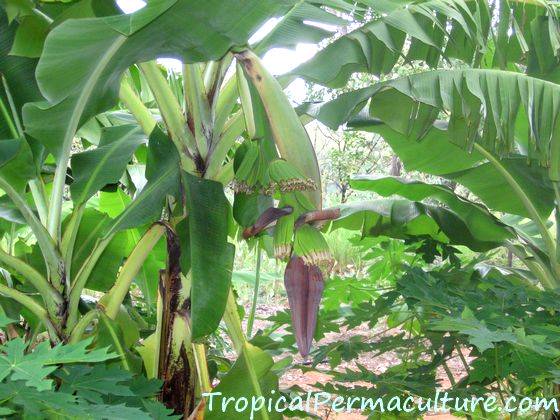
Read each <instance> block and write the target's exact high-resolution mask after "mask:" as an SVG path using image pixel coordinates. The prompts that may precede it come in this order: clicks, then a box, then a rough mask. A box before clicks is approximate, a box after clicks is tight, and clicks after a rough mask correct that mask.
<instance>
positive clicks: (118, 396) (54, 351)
mask: <svg viewBox="0 0 560 420" xmlns="http://www.w3.org/2000/svg"><path fill="white" fill-rule="evenodd" d="M90 343H91V340H87V341H82V342H79V343H77V344H67V345H58V346H56V347H54V348H51V347H50V345H49V344H48V343H47V342H42V343H40V344H38V345H37V346H36V347H35V348H33V349H31V350H30V349H29V347H28V346H29V343H25V342H24V341H23V340H22V339H20V338H17V339H14V340H11V341H8V342H7V343H6V344H4V345H2V346H1V348H0V359H1V364H2V365H3V367H2V368H1V374H0V378H1V381H0V399H1V400H2V405H1V407H0V409H2V414H3V415H10V414H16V413H19V414H21V415H25V416H33V417H34V418H49V416H50V415H52V414H53V413H56V414H57V415H58V416H61V417H62V418H87V419H102V418H116V417H118V418H127V419H133V418H146V419H148V418H153V415H155V413H159V414H160V415H161V416H162V417H167V416H168V415H169V414H171V413H170V411H169V410H166V409H165V408H164V407H163V406H162V405H161V404H159V403H156V402H155V401H150V398H153V396H154V395H155V394H156V393H157V392H158V391H159V388H160V383H159V382H158V381H148V380H146V379H145V378H142V377H141V376H133V375H132V374H131V373H130V372H127V371H125V370H122V369H120V368H118V367H117V366H116V365H112V366H109V367H108V366H107V365H105V364H104V363H102V362H106V361H109V360H112V359H114V358H115V356H116V355H115V354H113V353H108V352H107V349H106V348H105V349H95V350H88V349H87V348H88V347H89V345H90Z"/></svg>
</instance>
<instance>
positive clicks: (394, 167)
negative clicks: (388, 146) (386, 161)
mask: <svg viewBox="0 0 560 420" xmlns="http://www.w3.org/2000/svg"><path fill="white" fill-rule="evenodd" d="M401 173H402V162H401V160H400V159H399V158H398V156H397V155H393V157H391V172H389V174H390V175H391V176H401Z"/></svg>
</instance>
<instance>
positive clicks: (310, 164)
mask: <svg viewBox="0 0 560 420" xmlns="http://www.w3.org/2000/svg"><path fill="white" fill-rule="evenodd" d="M236 58H237V64H238V66H237V74H238V83H239V90H240V92H241V95H240V96H241V104H242V107H243V109H244V110H245V109H246V108H249V107H256V109H258V111H259V112H253V111H254V110H249V109H247V111H248V112H246V113H245V116H246V118H248V120H247V121H246V127H247V133H248V135H249V137H250V138H251V139H252V141H249V142H244V144H243V145H242V146H241V147H240V149H239V151H238V153H236V156H235V161H234V169H235V186H234V189H235V191H236V194H237V195H236V197H237V196H239V197H240V198H242V197H243V195H245V196H249V195H253V197H255V195H261V196H268V197H271V198H273V199H274V200H278V208H274V207H272V206H271V207H270V208H268V209H267V210H265V211H264V212H263V213H262V214H261V216H260V217H259V218H258V219H257V220H256V221H252V222H251V225H245V226H246V229H245V230H244V231H243V237H244V238H245V239H248V238H250V237H252V236H255V235H259V234H262V232H263V231H265V230H266V229H268V228H270V227H271V226H274V232H273V244H274V255H275V257H276V258H277V259H279V260H282V261H287V262H288V264H287V266H286V271H285V274H284V284H285V286H286V292H287V294H288V303H289V305H290V310H291V315H292V324H293V329H294V332H295V336H296V342H297V346H298V350H299V352H300V354H301V355H302V356H303V357H307V355H308V354H309V351H310V349H311V342H312V340H313V335H314V333H315V327H316V324H317V313H318V310H319V304H320V301H321V296H322V293H323V287H324V283H323V274H322V272H321V269H320V268H319V267H320V266H321V265H323V264H326V263H328V262H329V261H330V260H331V253H330V251H329V247H328V244H327V242H326V240H325V238H324V237H323V234H322V233H321V232H320V231H319V229H318V228H319V225H320V223H321V221H326V220H332V219H334V218H336V217H338V215H339V214H338V213H337V212H336V211H331V210H326V211H321V205H322V200H321V178H320V172H319V166H318V163H317V157H316V155H315V151H314V149H313V145H312V144H311V141H310V139H309V136H308V135H307V132H306V130H305V128H304V127H303V125H302V124H301V122H300V120H299V117H298V116H297V114H296V113H295V111H294V109H293V107H292V106H291V104H290V102H289V100H288V99H287V97H286V96H285V95H284V92H283V90H282V87H281V86H280V85H279V84H278V82H277V81H276V79H275V78H274V77H273V76H272V75H271V74H270V73H268V71H267V70H266V68H265V67H264V66H263V65H262V62H261V61H260V59H259V57H258V56H256V55H255V54H253V53H252V52H250V51H243V52H240V53H238V54H236ZM250 92H252V93H253V95H252V96H251V95H250ZM255 95H256V96H255ZM250 97H251V98H252V99H251V100H249V98H250ZM261 111H262V112H261ZM257 114H259V115H261V116H263V114H264V115H265V118H264V121H263V119H262V118H261V119H260V120H259V121H260V122H259V124H260V125H259V124H257V125H259V126H261V127H264V129H263V130H258V129H257V130H256V129H255V124H254V122H255V121H254V120H253V121H251V119H250V118H251V117H254V116H255V115H257ZM263 122H264V124H263ZM256 131H259V132H261V133H265V134H264V137H263V138H258V139H256V138H255V134H254V133H255V132H256ZM256 137H259V136H256ZM254 140H257V141H256V142H255V141H254ZM263 140H265V141H266V140H268V143H264V142H263ZM270 140H274V143H273V144H274V151H273V152H272V153H268V154H266V153H263V151H264V149H263V147H262V146H263V145H265V144H270ZM269 152H270V149H269ZM277 152H278V153H279V155H280V156H278V153H277ZM240 202H241V200H240ZM234 213H235V212H234ZM240 218H241V217H240Z"/></svg>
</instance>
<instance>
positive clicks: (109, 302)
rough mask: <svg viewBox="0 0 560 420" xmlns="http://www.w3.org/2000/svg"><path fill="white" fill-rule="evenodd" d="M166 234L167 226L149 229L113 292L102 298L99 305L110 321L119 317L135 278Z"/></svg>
mask: <svg viewBox="0 0 560 420" xmlns="http://www.w3.org/2000/svg"><path fill="white" fill-rule="evenodd" d="M164 233H165V226H163V225H160V224H156V225H153V226H152V227H151V228H150V229H148V231H147V232H146V233H145V234H144V236H143V237H142V239H140V241H139V242H138V243H137V244H136V247H135V248H134V250H133V251H132V253H131V254H130V255H129V257H128V258H127V260H126V263H125V264H124V265H123V267H122V269H121V272H120V273H119V275H118V277H117V280H116V281H115V284H114V285H113V287H112V288H111V290H109V291H108V292H107V293H106V294H105V296H103V298H101V300H100V302H99V305H100V306H102V307H104V312H105V314H106V315H107V317H109V318H110V319H113V320H114V319H115V318H116V317H117V314H118V312H119V308H120V306H121V304H122V302H123V301H124V298H125V297H126V294H127V293H128V290H129V289H130V285H131V284H132V280H134V277H135V276H136V274H138V272H139V271H140V269H141V268H142V265H143V264H144V262H145V261H146V259H147V258H148V256H149V255H150V252H152V249H153V248H154V246H155V245H156V244H157V242H158V241H159V239H160V238H161V236H162V235H163V234H164Z"/></svg>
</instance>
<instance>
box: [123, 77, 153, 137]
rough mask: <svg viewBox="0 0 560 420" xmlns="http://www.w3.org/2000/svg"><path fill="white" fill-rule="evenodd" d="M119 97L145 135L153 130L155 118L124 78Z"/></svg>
mask: <svg viewBox="0 0 560 420" xmlns="http://www.w3.org/2000/svg"><path fill="white" fill-rule="evenodd" d="M119 98H120V100H121V102H122V103H123V104H124V105H125V106H126V108H127V109H128V110H129V111H130V112H131V113H132V115H133V116H134V118H136V121H138V124H140V127H142V130H143V131H144V134H146V135H147V136H149V135H150V133H151V132H152V131H153V129H154V127H155V126H156V119H155V118H154V116H153V115H152V113H151V112H150V110H149V109H148V108H146V106H145V105H144V104H143V103H142V101H141V100H140V98H139V97H138V95H137V94H136V92H134V90H133V89H132V87H131V86H130V84H129V83H128V81H127V80H126V79H123V81H122V82H121V89H120V92H119Z"/></svg>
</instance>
